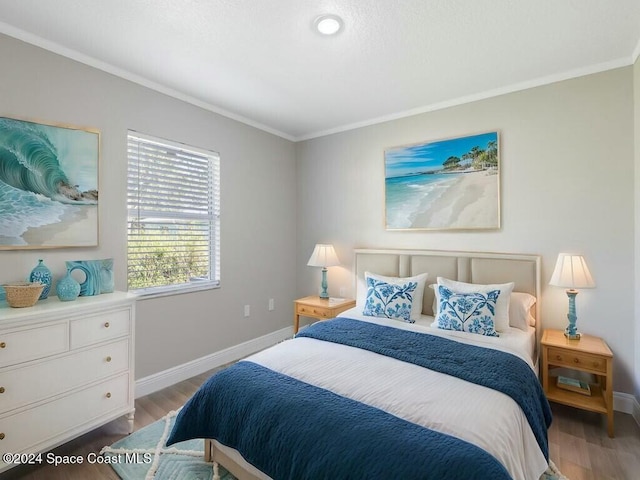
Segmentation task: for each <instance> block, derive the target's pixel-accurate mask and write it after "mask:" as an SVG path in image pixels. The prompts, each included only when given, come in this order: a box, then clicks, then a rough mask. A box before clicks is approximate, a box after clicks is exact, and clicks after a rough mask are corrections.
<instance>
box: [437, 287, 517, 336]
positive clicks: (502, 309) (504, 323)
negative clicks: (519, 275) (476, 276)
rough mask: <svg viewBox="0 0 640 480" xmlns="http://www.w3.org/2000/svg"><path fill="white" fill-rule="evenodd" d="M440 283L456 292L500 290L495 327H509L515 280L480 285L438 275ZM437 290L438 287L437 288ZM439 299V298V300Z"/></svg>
mask: <svg viewBox="0 0 640 480" xmlns="http://www.w3.org/2000/svg"><path fill="white" fill-rule="evenodd" d="M438 285H444V286H445V287H447V288H448V289H449V290H451V291H452V292H455V293H475V292H477V293H487V292H490V291H492V290H499V291H500V294H499V295H498V300H497V302H496V315H495V329H496V331H498V332H504V331H506V330H507V329H508V328H509V303H510V300H511V292H512V291H513V287H514V286H515V284H514V283H513V282H509V283H501V284H492V285H480V284H476V283H465V282H457V281H455V280H450V279H448V278H444V277H438ZM435 291H436V292H437V291H438V289H437V288H435ZM438 301H439V300H438Z"/></svg>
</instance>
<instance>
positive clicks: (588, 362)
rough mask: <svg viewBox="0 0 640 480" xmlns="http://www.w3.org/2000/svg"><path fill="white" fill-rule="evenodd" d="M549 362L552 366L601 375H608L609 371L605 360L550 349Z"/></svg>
mask: <svg viewBox="0 0 640 480" xmlns="http://www.w3.org/2000/svg"><path fill="white" fill-rule="evenodd" d="M547 361H548V363H550V364H552V365H561V366H565V367H571V368H582V369H586V370H592V371H595V372H601V373H606V371H607V362H606V360H605V359H604V358H601V357H598V356H594V355H589V354H588V353H577V352H576V353H574V352H568V351H566V350H557V349H555V348H549V349H548V351H547Z"/></svg>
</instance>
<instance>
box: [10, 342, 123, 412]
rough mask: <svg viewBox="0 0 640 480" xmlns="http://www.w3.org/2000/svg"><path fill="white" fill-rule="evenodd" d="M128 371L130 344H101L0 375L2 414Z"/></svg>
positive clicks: (13, 369)
mask: <svg viewBox="0 0 640 480" xmlns="http://www.w3.org/2000/svg"><path fill="white" fill-rule="evenodd" d="M128 368H129V341H128V340H126V339H125V340H120V341H119V342H115V343H110V344H107V345H100V346H98V347H95V348H93V349H91V350H85V351H81V352H77V353H73V354H68V355H64V356H61V357H58V358H56V359H54V360H49V361H46V362H39V363H33V364H30V365H28V366H25V367H17V368H12V369H5V370H4V371H2V372H1V373H0V413H4V412H7V411H9V410H13V409H14V408H18V407H23V406H25V405H28V404H30V403H34V402H38V401H40V400H44V399H46V398H48V397H51V396H54V395H57V394H60V393H64V392H66V391H69V390H72V389H74V388H77V387H81V386H82V385H85V384H87V383H90V382H94V381H96V380H100V379H102V378H106V377H109V376H112V375H115V374H117V373H121V372H125V371H126V370H127V369H128Z"/></svg>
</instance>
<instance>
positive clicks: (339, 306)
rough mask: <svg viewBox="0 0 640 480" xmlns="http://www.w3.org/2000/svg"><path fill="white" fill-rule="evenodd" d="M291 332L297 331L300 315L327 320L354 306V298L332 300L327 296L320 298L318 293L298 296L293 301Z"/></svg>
mask: <svg viewBox="0 0 640 480" xmlns="http://www.w3.org/2000/svg"><path fill="white" fill-rule="evenodd" d="M293 304H294V309H293V310H294V311H293V334H294V335H295V334H296V333H298V328H299V326H300V316H303V317H311V318H317V319H319V320H328V319H330V318H334V317H337V316H338V315H339V314H340V313H342V312H344V311H345V310H349V309H350V308H352V307H355V306H356V301H355V300H350V299H344V298H342V299H340V300H339V301H332V300H330V299H328V298H320V297H319V296H318V295H312V296H310V297H304V298H299V299H298V300H295V301H294V302H293Z"/></svg>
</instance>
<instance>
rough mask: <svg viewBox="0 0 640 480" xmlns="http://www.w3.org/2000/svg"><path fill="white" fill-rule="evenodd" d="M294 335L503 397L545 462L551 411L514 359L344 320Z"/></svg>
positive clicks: (523, 366) (528, 372)
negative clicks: (514, 407)
mask: <svg viewBox="0 0 640 480" xmlns="http://www.w3.org/2000/svg"><path fill="white" fill-rule="evenodd" d="M297 336H298V337H309V338H315V339H318V340H324V341H328V342H333V343H340V344H343V345H349V346H352V347H357V348H361V349H365V350H369V351H372V352H376V353H380V354H382V355H386V356H388V357H393V358H397V359H398V360H402V361H405V362H410V363H414V364H416V365H420V366H422V367H425V368H428V369H430V370H435V371H438V372H441V373H446V374H447V375H453V376H456V377H458V378H461V379H463V380H466V381H468V382H472V383H475V384H477V385H482V386H485V387H489V388H492V389H494V390H497V391H499V392H502V393H504V394H505V395H509V396H510V397H511V398H512V399H513V400H515V401H516V402H517V403H518V405H520V408H521V409H522V411H523V412H524V414H525V416H526V417H527V420H528V422H529V425H530V426H531V430H532V431H533V434H534V435H535V437H536V440H537V441H538V445H540V450H542V452H543V454H544V456H545V458H546V459H547V460H549V445H548V438H547V429H548V428H549V425H551V418H552V416H551V408H550V407H549V402H548V400H547V397H546V396H545V394H544V391H543V390H542V387H541V385H540V382H539V381H538V378H537V377H536V375H535V374H534V373H533V370H531V368H530V367H529V366H528V365H527V364H526V362H524V361H523V360H521V359H520V358H518V357H516V356H515V355H511V354H509V353H505V352H501V351H498V350H493V349H489V348H482V347H478V346H475V345H467V344H464V343H460V342H456V341H454V340H449V339H446V338H441V337H437V336H435V335H425V334H422V333H416V332H411V331H407V330H399V329H397V328H392V327H386V326H382V325H376V324H371V323H367V322H362V321H359V320H353V319H349V318H337V319H334V320H331V321H328V322H317V323H315V324H313V325H311V326H310V327H308V328H306V329H304V330H303V331H301V332H300V333H298V335H297Z"/></svg>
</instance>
